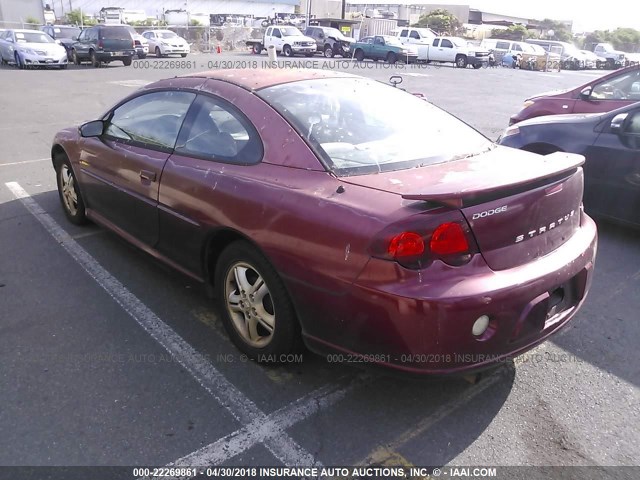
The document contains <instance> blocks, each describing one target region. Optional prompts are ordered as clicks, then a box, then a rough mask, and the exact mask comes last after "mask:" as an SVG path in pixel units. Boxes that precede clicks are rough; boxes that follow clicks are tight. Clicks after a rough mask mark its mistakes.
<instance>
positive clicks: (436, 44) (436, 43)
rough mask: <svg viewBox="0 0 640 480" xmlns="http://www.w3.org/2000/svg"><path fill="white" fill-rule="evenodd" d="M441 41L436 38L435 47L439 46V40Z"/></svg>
mask: <svg viewBox="0 0 640 480" xmlns="http://www.w3.org/2000/svg"><path fill="white" fill-rule="evenodd" d="M439 41H440V40H439V39H437V38H436V39H435V40H434V41H433V44H432V45H433V46H434V47H437V46H438V42H439Z"/></svg>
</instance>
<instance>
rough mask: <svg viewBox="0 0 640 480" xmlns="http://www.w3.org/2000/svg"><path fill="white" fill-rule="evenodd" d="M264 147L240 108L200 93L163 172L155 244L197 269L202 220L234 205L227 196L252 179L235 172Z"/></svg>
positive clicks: (250, 163) (251, 162) (247, 186)
mask: <svg viewBox="0 0 640 480" xmlns="http://www.w3.org/2000/svg"><path fill="white" fill-rule="evenodd" d="M263 151H264V150H263V145H262V141H261V139H260V136H259V134H258V132H257V130H256V129H255V127H254V126H253V124H252V123H251V121H250V120H249V119H247V117H246V116H245V114H244V113H242V112H241V111H240V108H237V107H235V106H234V105H232V104H231V103H229V102H227V101H225V100H223V99H222V98H220V97H217V96H214V95H210V94H199V95H198V98H197V99H196V100H195V101H194V102H193V104H192V106H191V108H190V109H189V113H188V115H187V118H186V120H185V122H184V127H183V129H182V131H181V132H180V136H179V138H178V141H177V143H176V147H175V151H174V153H173V154H172V155H171V158H170V159H169V161H168V162H167V165H166V167H165V169H164V172H163V174H162V182H161V184H160V197H159V221H160V240H159V242H158V246H157V250H158V251H159V252H160V253H161V254H162V255H164V256H165V257H167V258H169V259H171V260H172V261H174V262H175V263H177V264H179V265H181V266H183V267H184V268H186V269H187V270H189V271H191V272H197V271H198V270H200V268H201V266H202V256H201V254H202V250H201V247H202V245H203V243H204V241H205V236H206V235H207V234H208V233H209V232H208V231H207V230H206V229H204V228H202V227H203V223H211V222H212V221H214V220H213V219H214V218H215V219H216V220H217V221H221V220H222V219H224V218H225V216H226V213H225V212H226V211H230V210H231V209H233V208H237V206H235V207H234V204H237V202H232V201H231V200H232V198H233V196H234V195H236V194H237V193H240V192H238V190H239V189H245V194H246V195H251V185H250V184H247V183H246V182H245V183H244V184H242V183H241V182H238V178H237V174H240V173H241V171H242V170H243V169H248V168H251V167H252V166H255V165H257V164H258V163H260V161H261V160H262V156H263ZM239 184H240V185H239ZM225 202H229V203H228V204H227V205H225ZM247 214H248V215H250V213H249V212H247Z"/></svg>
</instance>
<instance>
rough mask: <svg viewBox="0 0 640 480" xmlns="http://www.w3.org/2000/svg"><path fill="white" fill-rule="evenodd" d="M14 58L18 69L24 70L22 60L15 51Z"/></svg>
mask: <svg viewBox="0 0 640 480" xmlns="http://www.w3.org/2000/svg"><path fill="white" fill-rule="evenodd" d="M14 60H15V62H16V67H18V68H19V69H20V70H24V62H23V61H22V59H21V58H20V55H19V54H18V52H16V53H15V56H14Z"/></svg>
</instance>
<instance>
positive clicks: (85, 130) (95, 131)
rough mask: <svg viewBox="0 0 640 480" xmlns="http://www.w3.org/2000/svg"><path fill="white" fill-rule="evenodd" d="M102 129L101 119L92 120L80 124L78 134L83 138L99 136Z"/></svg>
mask: <svg viewBox="0 0 640 480" xmlns="http://www.w3.org/2000/svg"><path fill="white" fill-rule="evenodd" d="M103 131H104V122H103V121H102V120H94V121H92V122H87V123H85V124H84V125H81V126H80V136H81V137H84V138H90V137H99V136H100V135H102V132H103Z"/></svg>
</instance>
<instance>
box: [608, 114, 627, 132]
mask: <svg viewBox="0 0 640 480" xmlns="http://www.w3.org/2000/svg"><path fill="white" fill-rule="evenodd" d="M627 116H629V114H628V113H619V114H618V115H616V116H615V117H613V119H612V120H611V133H620V132H622V127H623V125H624V122H625V120H626V119H627Z"/></svg>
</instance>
